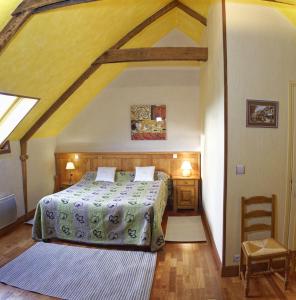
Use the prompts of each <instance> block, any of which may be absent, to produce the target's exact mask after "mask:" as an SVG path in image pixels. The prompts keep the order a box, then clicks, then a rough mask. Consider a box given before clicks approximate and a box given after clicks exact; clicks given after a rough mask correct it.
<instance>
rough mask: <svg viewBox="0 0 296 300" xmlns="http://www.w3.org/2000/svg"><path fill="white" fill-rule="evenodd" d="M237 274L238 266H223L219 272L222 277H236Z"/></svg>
mask: <svg viewBox="0 0 296 300" xmlns="http://www.w3.org/2000/svg"><path fill="white" fill-rule="evenodd" d="M238 273H239V267H238V266H223V267H222V271H221V276H222V277H236V276H238Z"/></svg>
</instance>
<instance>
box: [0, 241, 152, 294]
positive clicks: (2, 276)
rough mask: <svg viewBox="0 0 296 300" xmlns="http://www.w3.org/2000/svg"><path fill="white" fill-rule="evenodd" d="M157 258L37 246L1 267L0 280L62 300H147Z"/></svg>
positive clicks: (128, 253)
mask: <svg viewBox="0 0 296 300" xmlns="http://www.w3.org/2000/svg"><path fill="white" fill-rule="evenodd" d="M156 257H157V255H156V253H150V252H141V251H117V250H101V249H91V248H82V247H74V246H65V245H57V244H51V243H36V244H35V245H34V246H32V247H31V248H30V249H28V250H27V251H25V252H24V253H22V254H21V255H20V256H18V257H17V258H15V259H14V260H13V261H11V262H9V263H8V264H6V265H5V266H3V267H2V268H1V269H0V282H2V283H5V284H8V285H11V286H14V287H17V288H20V289H23V290H27V291H33V292H37V293H40V294H44V295H48V296H53V297H58V298H62V299H77V300H81V299H96V300H97V299H100V300H107V299H108V300H119V299H137V300H138V299H141V300H142V299H143V300H144V299H145V300H148V299H149V297H150V291H151V287H152V282H153V276H154V271H155V266H156Z"/></svg>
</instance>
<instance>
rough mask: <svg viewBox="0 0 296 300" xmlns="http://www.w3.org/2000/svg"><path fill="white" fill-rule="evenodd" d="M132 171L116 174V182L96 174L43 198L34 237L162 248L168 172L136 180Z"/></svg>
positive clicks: (37, 209)
mask: <svg viewBox="0 0 296 300" xmlns="http://www.w3.org/2000/svg"><path fill="white" fill-rule="evenodd" d="M133 176H134V174H133V173H132V172H117V173H116V180H115V182H114V183H109V182H95V181H94V180H95V177H96V173H95V172H87V173H86V174H85V175H84V176H83V178H82V179H81V180H80V181H79V182H78V183H76V184H75V185H73V186H71V187H70V188H68V189H66V190H63V191H61V192H58V193H55V194H52V195H49V196H46V197H44V198H42V199H41V200H40V201H39V203H38V205H37V208H36V213H35V222H34V226H33V239H35V240H48V239H56V238H57V239H62V240H68V241H75V242H80V243H91V244H100V245H104V244H105V245H136V246H143V247H149V249H150V250H151V251H157V250H159V249H160V248H161V247H163V246H164V236H163V231H162V227H161V221H162V217H163V213H164V209H165V207H166V203H167V197H168V186H169V176H168V175H167V174H165V173H164V172H156V173H155V177H156V178H155V181H152V182H134V181H133Z"/></svg>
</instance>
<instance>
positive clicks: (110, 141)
mask: <svg viewBox="0 0 296 300" xmlns="http://www.w3.org/2000/svg"><path fill="white" fill-rule="evenodd" d="M154 46H155V47H170V46H176V47H177V46H182V47H185V46H188V47H193V46H196V44H195V42H194V41H193V40H192V39H190V38H189V37H187V36H186V35H184V33H182V32H181V31H179V30H177V29H174V30H172V31H171V32H170V33H168V34H167V35H166V36H165V37H164V38H162V39H161V40H160V41H158V42H157V43H156V44H155V45H154ZM144 65H145V66H141V64H132V65H131V66H132V67H130V68H128V69H126V70H125V71H124V72H123V73H122V74H121V75H120V76H119V77H118V78H117V79H115V80H114V81H113V82H112V83H111V84H110V85H109V86H108V87H107V88H105V89H104V90H103V91H102V92H101V93H100V94H99V95H97V96H96V97H95V99H93V101H92V102H91V103H90V104H89V105H88V106H87V107H86V108H85V109H84V110H83V111H82V112H81V113H80V114H79V115H78V116H77V117H76V119H74V120H73V121H72V123H70V124H69V125H68V126H67V127H66V128H65V129H64V130H63V131H62V132H61V134H60V135H59V136H58V137H57V151H178V150H179V151H196V150H199V149H200V134H201V108H200V101H199V68H198V66H197V64H194V65H193V64H192V65H189V64H186V65H183V66H182V65H180V64H178V65H177V64H176V63H168V64H164V63H157V62H156V63H149V64H144ZM132 104H166V105H167V140H165V141H132V140H131V133H130V106H131V105H132Z"/></svg>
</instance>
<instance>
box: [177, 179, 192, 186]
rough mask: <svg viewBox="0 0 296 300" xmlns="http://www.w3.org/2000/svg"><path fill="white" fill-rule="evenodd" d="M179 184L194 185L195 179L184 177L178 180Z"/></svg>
mask: <svg viewBox="0 0 296 300" xmlns="http://www.w3.org/2000/svg"><path fill="white" fill-rule="evenodd" d="M176 184H177V185H192V186H193V185H194V184H195V180H194V179H182V180H176Z"/></svg>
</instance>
